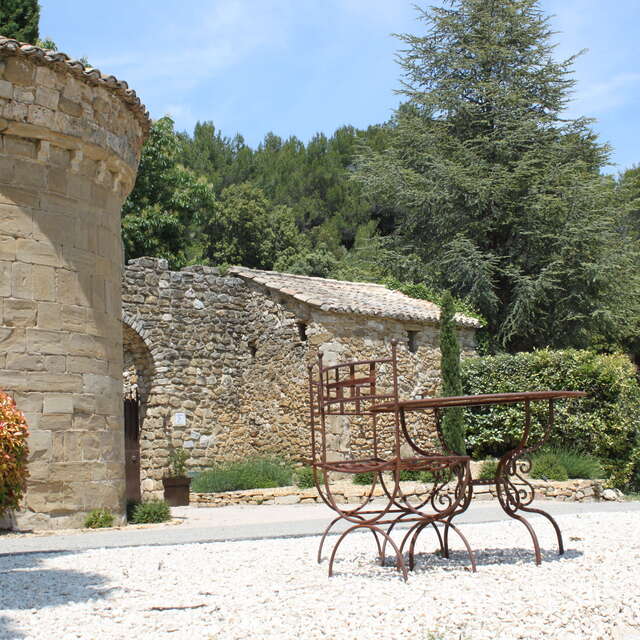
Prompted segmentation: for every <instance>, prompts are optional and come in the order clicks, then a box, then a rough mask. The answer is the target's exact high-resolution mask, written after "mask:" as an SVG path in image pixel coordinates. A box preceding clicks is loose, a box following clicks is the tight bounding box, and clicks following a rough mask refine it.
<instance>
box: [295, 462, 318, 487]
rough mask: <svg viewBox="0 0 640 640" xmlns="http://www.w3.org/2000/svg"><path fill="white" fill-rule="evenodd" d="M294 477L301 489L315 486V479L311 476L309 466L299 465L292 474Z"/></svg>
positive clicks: (311, 470)
mask: <svg viewBox="0 0 640 640" xmlns="http://www.w3.org/2000/svg"><path fill="white" fill-rule="evenodd" d="M294 479H295V482H296V484H297V485H298V486H299V487H300V488H301V489H310V488H311V487H315V486H316V481H315V480H314V478H313V469H312V468H311V467H301V468H300V469H297V470H296V472H295V474H294Z"/></svg>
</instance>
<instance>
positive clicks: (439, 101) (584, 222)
mask: <svg viewBox="0 0 640 640" xmlns="http://www.w3.org/2000/svg"><path fill="white" fill-rule="evenodd" d="M419 15H420V19H421V20H422V21H423V22H424V23H425V27H426V28H425V31H424V34H423V35H408V34H405V35H402V36H400V38H401V40H402V41H403V42H404V43H405V45H406V48H405V49H404V50H403V52H402V54H401V57H400V62H401V65H402V68H403V71H404V80H403V84H402V88H401V90H400V93H401V94H402V95H404V96H405V98H406V102H405V103H404V104H403V105H402V106H401V107H400V108H399V109H398V110H397V112H396V115H395V119H394V122H393V126H392V127H391V129H390V133H391V136H390V144H389V146H388V148H387V149H386V150H384V151H382V152H376V151H373V150H372V151H370V152H368V153H364V154H363V155H362V157H361V162H360V170H359V173H358V179H359V181H360V183H361V184H363V185H364V186H365V188H366V190H367V191H368V192H369V193H370V194H372V197H373V198H374V199H375V200H376V201H377V202H380V203H384V204H386V205H387V206H388V207H390V208H392V209H393V210H395V211H396V212H398V219H397V227H396V231H395V235H396V239H397V242H398V244H399V245H401V246H404V247H408V248H409V249H411V250H413V251H415V252H416V253H417V254H418V255H420V256H421V258H422V259H423V260H424V262H425V264H426V265H427V267H428V272H429V273H430V274H431V278H432V279H433V281H434V284H436V285H437V286H439V287H441V288H445V289H450V290H451V291H452V292H453V293H454V294H455V295H457V296H459V297H461V298H468V299H469V300H470V301H471V302H472V303H473V304H474V305H475V306H476V307H478V308H479V310H480V311H481V313H482V314H483V315H484V316H485V317H486V318H487V319H488V323H489V329H490V331H491V332H492V333H493V334H494V335H495V336H496V337H497V339H498V342H499V344H501V345H504V346H507V347H508V348H511V349H523V348H531V347H534V346H543V345H547V344H550V345H556V346H564V345H567V344H570V345H574V346H581V345H583V344H586V343H588V342H589V341H590V340H591V339H592V337H593V335H594V334H597V335H599V336H609V337H610V338H611V337H612V336H615V335H616V334H617V333H619V331H620V328H621V327H622V326H624V325H625V324H628V323H635V322H636V320H634V318H637V312H638V308H639V306H638V291H640V288H639V287H638V278H637V264H638V263H637V258H636V256H635V255H634V251H632V250H630V249H631V248H630V247H629V246H628V243H625V240H624V238H623V237H622V236H621V235H620V224H619V223H620V220H619V212H618V210H617V209H616V208H615V207H614V206H612V203H613V197H612V196H613V191H612V189H613V185H612V181H611V180H609V179H607V178H605V177H602V176H601V175H600V169H601V168H602V167H603V166H604V164H605V163H606V162H607V158H608V149H607V147H606V146H605V145H602V144H600V143H598V141H597V139H596V136H595V135H594V134H593V132H592V131H591V129H590V128H589V124H590V121H589V120H587V119H584V118H578V119H573V120H570V119H566V118H564V115H563V110H564V108H565V107H566V105H567V103H568V100H569V97H570V92H571V89H572V87H573V85H574V80H573V79H572V78H571V76H570V73H571V67H572V63H573V60H574V58H573V57H572V58H569V59H567V60H563V61H559V62H558V61H556V60H554V56H553V49H554V45H553V43H552V42H551V38H552V32H551V31H550V29H549V25H548V19H547V18H546V17H545V16H544V15H543V13H542V12H541V10H540V8H539V6H538V2H537V0H452V1H451V2H450V3H448V6H446V7H444V8H439V7H432V8H431V9H429V10H419ZM622 282H624V283H625V285H624V288H623V287H622V286H621V283H622Z"/></svg>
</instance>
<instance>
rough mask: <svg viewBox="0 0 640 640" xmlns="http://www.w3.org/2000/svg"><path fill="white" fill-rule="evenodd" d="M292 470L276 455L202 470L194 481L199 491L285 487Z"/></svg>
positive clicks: (290, 480) (291, 475)
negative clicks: (275, 456)
mask: <svg viewBox="0 0 640 640" xmlns="http://www.w3.org/2000/svg"><path fill="white" fill-rule="evenodd" d="M292 478H293V469H292V467H291V465H290V464H288V463H287V462H285V461H284V460H279V459H276V458H248V459H246V460H241V461H239V462H229V463H225V464H220V465H216V466H214V467H212V468H211V469H208V470H206V471H203V472H202V473H199V474H198V475H197V476H195V477H194V478H193V481H192V482H191V490H192V491H195V492H197V493H216V492H219V491H239V490H242V489H261V488H269V487H285V486H288V485H290V484H291V483H292Z"/></svg>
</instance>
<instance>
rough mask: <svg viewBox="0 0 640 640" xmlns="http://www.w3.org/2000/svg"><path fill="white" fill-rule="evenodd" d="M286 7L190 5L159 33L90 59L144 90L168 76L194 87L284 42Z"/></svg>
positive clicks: (240, 1)
mask: <svg viewBox="0 0 640 640" xmlns="http://www.w3.org/2000/svg"><path fill="white" fill-rule="evenodd" d="M286 9H287V5H286V4H285V5H278V4H276V5H273V4H271V3H262V2H257V1H256V0H252V1H246V0H222V1H219V2H216V3H215V4H213V5H211V4H207V5H206V6H205V7H203V10H201V11H196V10H194V8H193V7H192V6H190V8H189V11H185V12H184V13H183V14H182V16H180V15H178V16H177V18H176V21H175V22H174V23H173V24H169V25H163V31H164V32H163V33H162V35H161V36H156V35H155V34H146V35H147V37H146V38H144V39H142V40H139V41H136V42H132V43H131V48H130V49H129V50H128V51H125V52H120V53H119V54H118V55H116V56H105V57H102V58H96V60H95V61H93V60H92V62H94V64H95V65H96V66H98V67H99V68H101V69H103V70H104V71H106V72H108V73H113V74H114V75H116V76H118V77H121V78H123V79H126V80H127V81H128V82H129V84H130V85H132V86H135V87H136V88H139V89H140V91H141V92H142V89H143V87H145V86H149V85H150V84H151V85H156V86H157V83H158V82H169V83H170V88H171V90H188V89H192V88H193V87H195V86H197V85H198V84H200V83H201V82H202V81H203V80H205V79H207V78H211V77H213V76H215V74H216V73H217V72H219V71H221V70H223V69H226V68H228V67H230V66H233V65H235V64H238V63H240V62H243V61H246V59H247V58H248V57H249V56H251V55H259V51H260V50H261V49H264V48H279V47H282V46H283V45H284V44H285V42H286V40H287V33H288V30H289V28H290V27H291V22H292V21H291V19H290V16H288V15H287V13H288V12H287V10H286ZM185 34H189V36H188V37H187V36H185Z"/></svg>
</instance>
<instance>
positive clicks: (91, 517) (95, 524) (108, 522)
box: [84, 509, 113, 529]
mask: <svg viewBox="0 0 640 640" xmlns="http://www.w3.org/2000/svg"><path fill="white" fill-rule="evenodd" d="M84 526H85V527H87V529H103V528H104V527H112V526H113V514H112V513H111V511H109V509H94V510H93V511H91V512H90V513H89V514H88V515H87V517H86V518H85V519H84Z"/></svg>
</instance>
